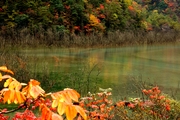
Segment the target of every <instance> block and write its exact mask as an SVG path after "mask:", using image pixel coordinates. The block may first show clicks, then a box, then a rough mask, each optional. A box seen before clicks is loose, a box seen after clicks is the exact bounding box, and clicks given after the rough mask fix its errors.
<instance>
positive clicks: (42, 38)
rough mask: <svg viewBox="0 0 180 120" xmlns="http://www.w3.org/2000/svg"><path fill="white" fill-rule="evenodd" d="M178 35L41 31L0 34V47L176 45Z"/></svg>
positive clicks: (140, 32)
mask: <svg viewBox="0 0 180 120" xmlns="http://www.w3.org/2000/svg"><path fill="white" fill-rule="evenodd" d="M179 40H180V34H179V32H177V31H173V30H172V31H167V32H163V31H150V32H145V31H136V32H134V31H124V32H120V31H114V32H108V33H106V34H104V33H92V34H90V35H84V34H83V33H82V34H78V35H76V34H69V33H62V32H55V31H53V30H52V29H48V30H46V31H44V30H43V29H40V30H38V31H30V30H29V29H27V28H24V29H21V30H13V29H11V30H8V31H0V41H1V44H0V47H4V46H7V45H9V46H12V45H13V46H14V45H17V46H30V47H39V46H48V47H49V46H57V47H117V46H129V45H141V44H154V43H167V42H177V41H179Z"/></svg>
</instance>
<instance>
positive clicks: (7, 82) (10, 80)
mask: <svg viewBox="0 0 180 120" xmlns="http://www.w3.org/2000/svg"><path fill="white" fill-rule="evenodd" d="M11 82H12V79H11V78H9V79H7V80H6V82H5V83H4V87H8V86H9V84H10V83H11Z"/></svg>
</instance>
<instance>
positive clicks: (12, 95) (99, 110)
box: [0, 66, 180, 120]
mask: <svg viewBox="0 0 180 120" xmlns="http://www.w3.org/2000/svg"><path fill="white" fill-rule="evenodd" d="M0 71H1V72H0V81H1V82H4V88H3V89H2V90H1V91H0V104H17V108H15V109H12V110H8V109H7V108H4V109H1V110H0V119H1V120H8V119H12V120H66V119H67V120H114V119H118V120H136V119H138V120H139V119H143V120H144V119H153V120H170V119H174V118H179V117H177V116H178V114H179V112H180V109H179V108H180V107H179V106H180V103H179V102H178V101H175V100H173V99H172V98H170V97H169V96H167V95H165V94H163V93H162V91H161V90H160V89H159V87H157V86H156V87H153V88H151V89H142V97H141V98H131V99H124V100H117V101H116V102H114V101H113V99H112V98H111V95H112V94H111V90H112V89H111V88H108V89H102V88H99V90H100V92H99V93H95V94H93V93H90V92H89V93H88V94H87V96H86V97H80V94H79V93H78V92H77V91H75V90H73V89H70V88H65V89H64V90H62V91H58V92H54V93H46V92H45V91H44V90H43V89H42V88H41V86H40V82H38V81H37V80H34V79H31V80H30V81H29V82H28V83H27V84H26V83H20V82H19V81H18V80H16V79H15V78H13V77H12V76H11V75H14V73H13V71H11V70H9V69H7V67H5V66H1V67H0ZM3 73H6V74H5V75H3ZM19 110H21V112H20V111H19ZM38 111H39V112H38ZM13 112H15V114H14V115H13V116H6V115H5V114H8V113H13Z"/></svg>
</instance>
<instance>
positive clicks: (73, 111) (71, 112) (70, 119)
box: [66, 105, 77, 120]
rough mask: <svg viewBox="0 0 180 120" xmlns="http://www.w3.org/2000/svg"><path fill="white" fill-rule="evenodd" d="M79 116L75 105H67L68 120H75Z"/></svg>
mask: <svg viewBox="0 0 180 120" xmlns="http://www.w3.org/2000/svg"><path fill="white" fill-rule="evenodd" d="M76 115H77V111H76V109H75V107H74V105H67V106H66V117H67V120H73V119H74V118H75V117H76Z"/></svg>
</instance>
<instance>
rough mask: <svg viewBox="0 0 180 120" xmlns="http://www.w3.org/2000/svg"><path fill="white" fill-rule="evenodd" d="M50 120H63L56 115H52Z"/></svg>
mask: <svg viewBox="0 0 180 120" xmlns="http://www.w3.org/2000/svg"><path fill="white" fill-rule="evenodd" d="M52 120H63V117H62V116H60V115H58V114H56V113H52Z"/></svg>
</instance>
